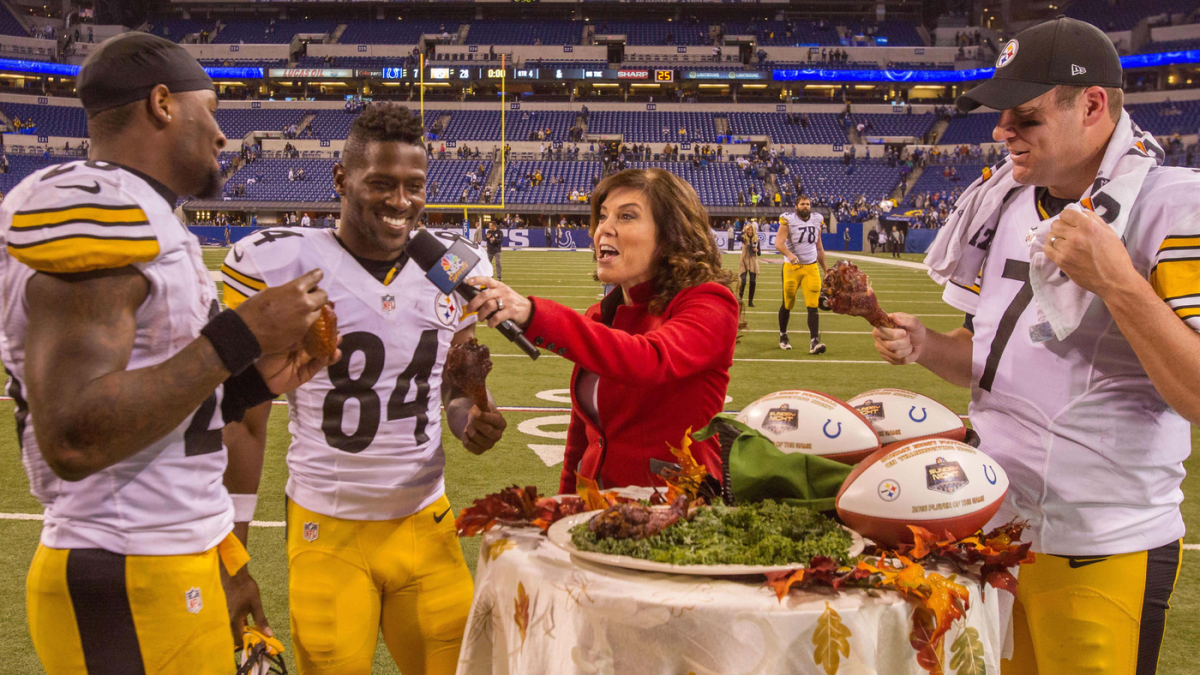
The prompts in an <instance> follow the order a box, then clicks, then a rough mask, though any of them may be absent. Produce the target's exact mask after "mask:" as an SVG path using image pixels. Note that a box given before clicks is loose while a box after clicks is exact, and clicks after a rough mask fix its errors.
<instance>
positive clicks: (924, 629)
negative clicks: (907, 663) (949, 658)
mask: <svg viewBox="0 0 1200 675" xmlns="http://www.w3.org/2000/svg"><path fill="white" fill-rule="evenodd" d="M912 624H913V627H912V632H911V633H909V634H908V643H909V644H911V645H912V647H913V649H915V650H917V664H918V665H919V666H921V667H922V668H924V669H925V670H927V671H928V672H929V674H930V675H943V673H944V672H945V671H944V670H943V669H942V654H943V651H942V644H941V643H942V641H943V639H942V637H943V636H938V635H937V629H938V626H937V619H935V618H934V615H933V612H932V611H930V610H929V609H926V608H924V607H917V608H916V609H914V610H913V616H912ZM943 633H944V631H943Z"/></svg>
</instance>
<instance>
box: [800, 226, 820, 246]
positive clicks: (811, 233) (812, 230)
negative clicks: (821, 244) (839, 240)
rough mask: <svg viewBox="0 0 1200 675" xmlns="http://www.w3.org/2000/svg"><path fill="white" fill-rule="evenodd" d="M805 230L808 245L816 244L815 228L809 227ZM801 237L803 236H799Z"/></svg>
mask: <svg viewBox="0 0 1200 675" xmlns="http://www.w3.org/2000/svg"><path fill="white" fill-rule="evenodd" d="M807 229H808V243H810V244H815V243H817V228H815V227H809V228H807ZM801 236H804V235H801Z"/></svg>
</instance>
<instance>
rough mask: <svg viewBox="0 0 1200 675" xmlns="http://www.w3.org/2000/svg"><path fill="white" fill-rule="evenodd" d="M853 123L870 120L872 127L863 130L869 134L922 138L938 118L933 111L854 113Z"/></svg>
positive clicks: (851, 119)
mask: <svg viewBox="0 0 1200 675" xmlns="http://www.w3.org/2000/svg"><path fill="white" fill-rule="evenodd" d="M850 122H851V124H854V125H857V124H858V123H859V122H862V123H864V124H865V123H867V122H870V124H871V128H870V129H869V130H867V131H865V132H863V133H864V134H865V135H867V136H915V137H917V138H920V137H921V136H923V135H925V132H927V131H929V130H930V129H932V128H933V125H934V123H935V122H937V118H935V117H934V115H933V113H925V114H922V115H916V114H913V115H904V114H894V113H893V114H887V113H868V114H857V113H856V114H853V115H851V116H850Z"/></svg>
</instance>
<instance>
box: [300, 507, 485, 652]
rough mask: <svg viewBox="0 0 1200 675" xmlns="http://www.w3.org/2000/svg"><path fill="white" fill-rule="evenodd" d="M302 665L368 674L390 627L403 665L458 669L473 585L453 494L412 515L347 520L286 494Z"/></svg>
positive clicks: (391, 644)
mask: <svg viewBox="0 0 1200 675" xmlns="http://www.w3.org/2000/svg"><path fill="white" fill-rule="evenodd" d="M287 514H288V517H287V523H288V526H287V551H288V601H289V606H290V608H291V625H292V643H293V644H294V645H295V648H296V649H295V654H296V665H297V668H298V670H299V672H300V675H370V673H371V665H372V663H373V662H374V660H375V647H376V642H377V640H378V636H379V634H380V633H381V632H382V634H383V639H384V642H385V643H386V644H387V647H388V651H389V652H390V653H391V655H392V658H393V659H395V661H396V664H397V665H398V666H399V669H400V672H402V673H404V675H452V674H453V673H454V672H455V669H456V667H457V665H458V653H459V651H460V648H461V645H462V639H463V631H464V630H465V628H466V623H467V615H468V614H469V613H470V609H471V599H472V596H473V595H474V585H473V584H472V582H471V574H470V572H469V571H468V570H467V565H466V562H465V561H464V560H463V555H462V547H461V545H460V544H459V542H458V536H457V534H456V533H455V529H454V513H453V512H452V511H451V509H450V502H449V501H448V500H447V499H446V497H445V496H443V497H441V498H439V499H438V500H437V501H435V502H434V503H433V504H430V505H429V506H428V507H426V508H425V509H422V510H421V511H419V512H417V513H414V514H413V515H411V516H408V517H406V518H397V519H394V520H371V521H363V520H346V519H342V518H334V517H331V516H326V515H322V514H319V513H316V512H314V511H309V510H308V509H305V508H304V507H302V506H300V505H299V504H297V503H296V502H293V501H289V502H288V510H287Z"/></svg>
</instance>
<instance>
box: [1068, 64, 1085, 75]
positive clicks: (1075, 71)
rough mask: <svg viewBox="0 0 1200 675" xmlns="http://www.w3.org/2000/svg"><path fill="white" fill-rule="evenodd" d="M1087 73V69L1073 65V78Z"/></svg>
mask: <svg viewBox="0 0 1200 675" xmlns="http://www.w3.org/2000/svg"><path fill="white" fill-rule="evenodd" d="M1086 72H1087V68H1084V67H1083V66H1077V65H1075V64H1074V63H1072V64H1071V77H1075V76H1076V75H1083V74H1084V73H1086Z"/></svg>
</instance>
